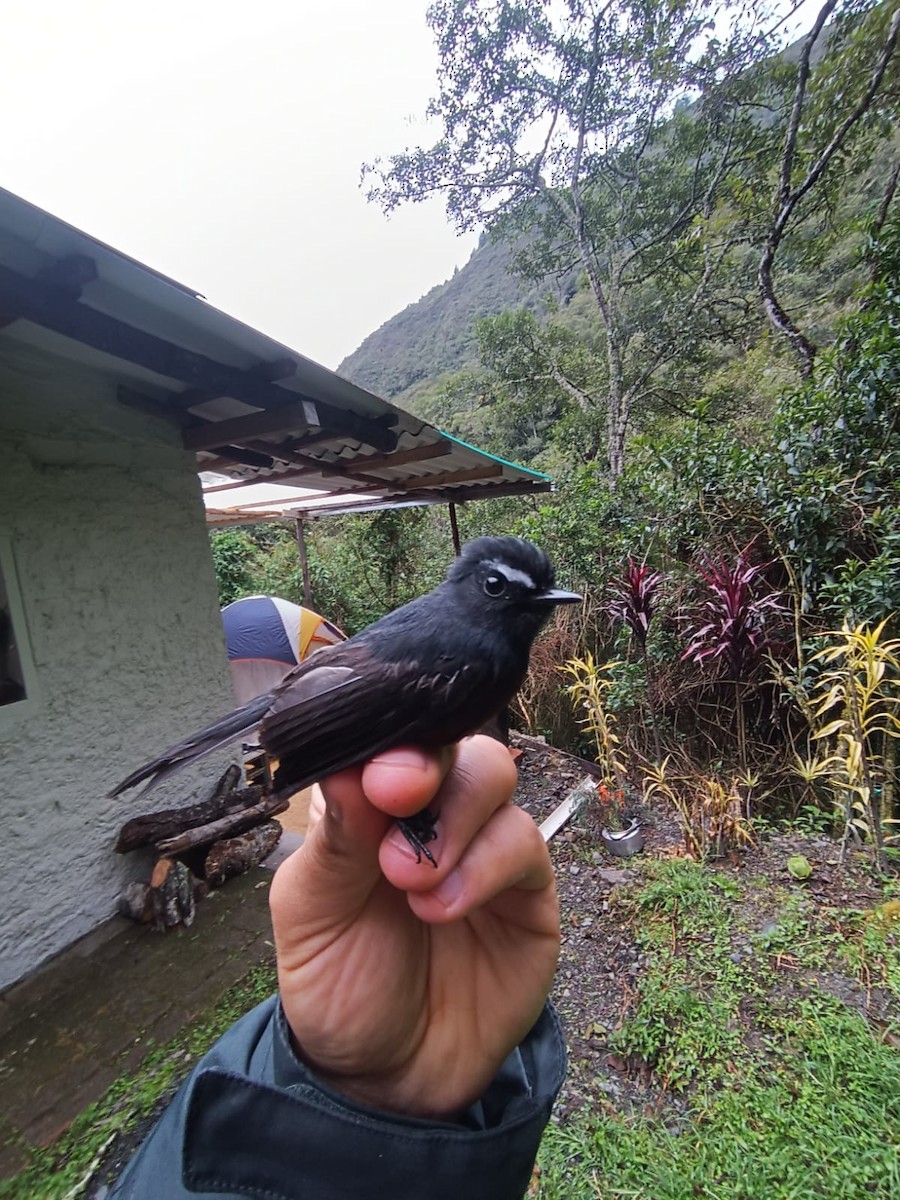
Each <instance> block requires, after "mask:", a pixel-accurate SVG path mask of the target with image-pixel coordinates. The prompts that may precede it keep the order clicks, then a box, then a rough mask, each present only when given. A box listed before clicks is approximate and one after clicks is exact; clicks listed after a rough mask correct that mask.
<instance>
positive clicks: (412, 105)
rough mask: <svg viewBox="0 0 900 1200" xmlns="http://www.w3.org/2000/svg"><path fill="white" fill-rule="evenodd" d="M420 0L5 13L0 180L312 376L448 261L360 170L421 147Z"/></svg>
mask: <svg viewBox="0 0 900 1200" xmlns="http://www.w3.org/2000/svg"><path fill="white" fill-rule="evenodd" d="M425 8H426V0H319V2H318V3H312V2H311V0H281V2H280V3H279V2H278V0H252V2H247V0H245V2H243V3H234V2H233V0H152V2H151V3H146V4H144V3H138V2H137V0H74V2H73V0H65V2H63V0H18V2H15V3H11V4H7V5H5V6H4V11H3V21H2V30H0V111H2V112H3V114H4V121H3V133H2V135H0V186H3V187H6V188H8V189H9V190H10V191H12V192H15V193H17V194H18V195H21V196H23V197H24V198H25V199H27V200H30V201H32V202H33V203H35V204H38V205H40V206H41V207H42V208H46V209H48V210H49V211H50V212H51V213H53V214H54V215H55V216H58V217H61V218H62V219H63V220H65V221H68V222H70V223H71V224H73V225H75V226H77V227H78V228H80V229H82V230H84V231H85V232H86V233H89V234H92V235H94V236H95V237H98V238H100V239H101V240H102V241H105V242H108V243H110V244H111V245H112V246H114V247H116V248H117V249H119V250H123V251H125V252H126V253H128V254H131V255H133V256H134V257H135V258H137V259H139V260H140V261H142V262H144V263H147V264H148V265H149V266H152V267H155V268H156V269H157V270H159V271H163V272H165V273H166V274H168V275H171V276H173V277H174V278H175V279H177V280H178V281H179V282H181V283H184V284H187V285H188V286H190V287H193V288H196V290H197V291H199V292H202V293H203V295H205V296H206V297H207V299H208V300H209V301H210V302H211V303H213V304H215V305H216V306H217V307H219V308H223V309H225V310H226V311H228V312H230V313H232V314H233V315H234V316H236V317H239V318H240V319H241V320H243V321H246V322H248V323H249V324H251V325H254V326H256V327H257V328H258V329H260V330H262V331H263V332H264V333H267V334H269V335H270V336H272V337H275V338H278V339H280V340H281V341H283V342H285V343H287V345H289V346H291V347H293V348H294V349H295V350H298V351H300V352H301V353H303V354H306V355H307V356H308V357H310V358H313V359H316V360H317V361H318V362H321V363H324V364H325V365H326V366H329V367H336V366H337V365H338V363H339V362H340V360H341V359H342V358H343V357H344V356H345V355H347V354H349V353H350V352H351V351H352V350H354V349H355V348H356V347H357V346H358V345H359V343H360V342H361V341H362V339H363V338H364V337H365V336H366V334H368V333H371V332H372V330H373V329H376V328H377V327H378V326H379V325H380V324H382V323H383V322H384V321H386V320H387V319H388V318H389V317H391V316H393V314H394V313H396V312H398V311H399V310H400V309H402V308H403V307H404V306H405V305H407V304H409V303H411V302H413V301H415V300H418V299H419V297H420V296H421V295H423V294H424V293H425V292H426V291H428V289H429V288H431V287H433V286H434V285H435V284H436V283H440V282H442V281H443V280H444V279H446V278H447V277H448V276H449V275H451V274H452V272H453V269H454V267H455V266H458V265H462V263H464V262H465V261H466V259H467V258H468V257H469V254H470V253H471V250H472V247H473V245H474V236H470V237H467V238H465V239H459V238H457V237H456V234H455V232H454V231H453V229H452V228H451V227H450V226H449V224H448V222H447V220H446V218H445V217H444V213H443V209H442V207H441V206H440V204H439V203H435V204H429V205H415V206H409V207H406V208H404V209H402V210H401V211H399V212H398V213H396V214H395V215H394V216H393V217H391V218H390V219H388V218H386V217H385V216H383V215H382V213H381V212H380V210H379V209H378V208H377V207H376V206H374V205H371V204H368V203H367V202H366V200H365V197H364V196H363V193H362V192H361V191H360V188H359V172H360V166H361V164H362V163H363V162H364V161H369V160H372V159H373V158H375V157H377V156H378V155H388V154H390V153H391V152H393V151H396V150H400V149H403V148H404V147H405V146H407V145H411V144H416V143H418V142H420V141H422V140H425V139H427V134H428V131H427V129H426V128H425V126H424V125H423V124H421V121H420V118H421V117H422V115H423V114H424V111H425V106H426V103H427V100H428V98H429V96H430V95H431V93H432V91H433V90H434V70H435V64H436V53H435V50H434V47H433V45H432V41H431V37H430V34H429V32H428V30H427V28H426V26H425V15H424V14H425Z"/></svg>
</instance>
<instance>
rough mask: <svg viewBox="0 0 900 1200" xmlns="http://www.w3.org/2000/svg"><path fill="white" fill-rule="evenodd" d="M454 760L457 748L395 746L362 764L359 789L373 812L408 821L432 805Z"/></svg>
mask: <svg viewBox="0 0 900 1200" xmlns="http://www.w3.org/2000/svg"><path fill="white" fill-rule="evenodd" d="M455 759H456V746H444V747H443V748H441V749H439V750H423V749H422V748H421V747H420V746H396V747H394V749H393V750H385V751H384V752H383V753H382V754H379V755H377V757H375V758H372V759H370V760H369V761H368V762H367V763H366V764H365V766H364V767H363V770H362V789H363V791H364V792H365V794H366V798H367V800H368V801H369V803H370V804H372V805H373V806H374V807H375V808H378V809H381V811H382V812H384V813H388V814H389V815H390V816H392V817H411V816H412V815H413V814H414V813H417V812H421V810H422V809H423V808H425V807H427V806H428V805H429V804H430V803H431V801H432V800H433V799H434V797H435V795H436V793H437V791H438V789H439V788H440V786H441V784H442V783H443V782H444V778H445V777H446V775H447V773H448V772H449V770H450V768H451V767H452V766H453V763H454V761H455Z"/></svg>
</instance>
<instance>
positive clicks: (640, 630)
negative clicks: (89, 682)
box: [609, 554, 664, 762]
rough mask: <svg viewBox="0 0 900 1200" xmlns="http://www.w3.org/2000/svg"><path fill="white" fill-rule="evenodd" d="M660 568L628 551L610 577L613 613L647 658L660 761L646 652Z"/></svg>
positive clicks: (647, 674) (658, 753)
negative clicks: (620, 568) (616, 572)
mask: <svg viewBox="0 0 900 1200" xmlns="http://www.w3.org/2000/svg"><path fill="white" fill-rule="evenodd" d="M663 578H664V576H663V574H662V572H661V571H651V570H650V568H649V567H648V566H647V565H646V563H641V564H640V566H639V565H638V564H637V563H636V562H635V561H634V559H633V558H632V557H631V555H630V554H629V555H628V565H627V566H626V568H625V570H624V571H623V573H622V574H621V575H620V576H619V577H618V578H617V579H611V580H610V581H609V588H610V591H611V592H612V593H613V599H612V600H610V602H609V611H610V613H612V615H613V617H614V618H615V619H616V620H618V621H621V622H622V623H623V624H625V625H627V626H628V627H629V629H630V630H631V632H632V635H633V637H634V640H635V642H637V645H638V647H639V648H640V652H641V657H642V659H643V662H644V679H645V686H646V694H647V707H648V709H649V711H650V726H651V728H652V730H653V744H654V746H655V748H656V760H657V762H659V760H660V758H661V756H662V749H661V747H660V741H659V728H658V725H657V722H656V712H655V710H654V707H653V698H652V695H651V688H650V660H649V657H648V655H647V634H648V633H649V632H650V622H651V621H652V620H653V614H654V612H655V611H656V597H657V592H658V591H659V589H660V586H661V585H662V582H663Z"/></svg>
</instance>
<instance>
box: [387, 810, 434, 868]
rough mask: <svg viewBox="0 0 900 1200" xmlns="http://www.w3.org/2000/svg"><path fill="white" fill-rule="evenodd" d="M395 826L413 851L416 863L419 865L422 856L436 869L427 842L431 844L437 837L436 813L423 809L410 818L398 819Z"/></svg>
mask: <svg viewBox="0 0 900 1200" xmlns="http://www.w3.org/2000/svg"><path fill="white" fill-rule="evenodd" d="M397 824H398V825H399V826H400V828H401V830H402V831H403V836H404V837H405V838H406V840H407V841H408V842H409V844H410V845H411V846H412V848H413V850H415V852H416V862H417V863H420V862H421V861H422V855H423V854H424V855H425V857H426V858H427V859H428V861H429V862H430V863H431V865H432V866H433V867H436V866H437V861H436V860H435V857H434V855H433V854H432V853H431V851H430V850H429V849H428V842H433V841H434V839H435V838H436V837H437V828H436V826H437V813H433V812H429V811H428V809H427V808H423V809H422V811H421V812H418V813H416V814H415V815H414V816H412V817H405V818H403V819H402V820H401V819H400V818H398V819H397Z"/></svg>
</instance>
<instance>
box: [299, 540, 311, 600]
mask: <svg viewBox="0 0 900 1200" xmlns="http://www.w3.org/2000/svg"><path fill="white" fill-rule="evenodd" d="M297 548H298V550H299V551H300V570H301V571H302V572H303V605H304V607H305V608H310V609H311V608H312V588H311V587H310V583H309V559H308V558H307V557H306V532H305V530H304V528H303V518H302V517H298V518H297Z"/></svg>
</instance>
